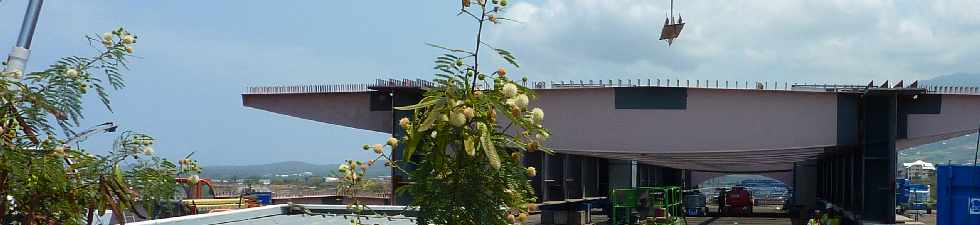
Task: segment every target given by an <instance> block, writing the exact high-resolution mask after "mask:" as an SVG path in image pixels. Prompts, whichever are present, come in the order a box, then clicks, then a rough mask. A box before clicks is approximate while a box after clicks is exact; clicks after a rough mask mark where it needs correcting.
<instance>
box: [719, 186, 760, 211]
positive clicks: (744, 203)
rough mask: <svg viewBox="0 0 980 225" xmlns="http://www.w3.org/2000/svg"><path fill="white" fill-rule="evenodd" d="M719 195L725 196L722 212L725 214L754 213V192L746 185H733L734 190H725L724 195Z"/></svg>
mask: <svg viewBox="0 0 980 225" xmlns="http://www.w3.org/2000/svg"><path fill="white" fill-rule="evenodd" d="M719 197H724V198H725V199H724V200H725V207H724V212H722V213H723V214H729V215H732V214H734V215H746V214H752V205H753V204H752V202H753V200H752V193H751V192H749V191H748V190H747V189H745V187H742V186H735V187H732V190H730V191H728V192H725V194H724V195H721V196H719Z"/></svg>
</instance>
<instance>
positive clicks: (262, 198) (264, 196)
mask: <svg viewBox="0 0 980 225" xmlns="http://www.w3.org/2000/svg"><path fill="white" fill-rule="evenodd" d="M255 200H257V201H258V202H259V204H260V205H271V204H272V192H255Z"/></svg>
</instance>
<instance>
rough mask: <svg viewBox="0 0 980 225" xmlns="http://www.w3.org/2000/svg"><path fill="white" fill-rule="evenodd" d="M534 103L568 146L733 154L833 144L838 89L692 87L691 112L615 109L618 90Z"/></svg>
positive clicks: (556, 92) (554, 95)
mask: <svg viewBox="0 0 980 225" xmlns="http://www.w3.org/2000/svg"><path fill="white" fill-rule="evenodd" d="M537 93H538V95H539V100H536V101H533V104H536V105H537V106H538V107H541V108H542V109H544V111H545V114H546V116H545V122H544V125H545V127H548V128H550V129H551V130H552V132H553V134H552V137H553V138H552V139H551V140H550V141H548V143H547V145H548V146H551V147H553V148H556V149H559V150H563V149H567V150H578V151H583V150H584V151H608V152H635V153H676V152H731V151H751V150H763V149H799V148H806V147H819V146H833V145H835V144H836V141H837V137H836V134H837V123H836V121H837V97H836V95H834V94H832V93H815V92H788V91H754V90H719V89H689V91H688V98H687V109H686V110H649V109H643V110H637V109H615V105H614V90H613V89H612V88H595V89H552V90H539V91H538V92H537Z"/></svg>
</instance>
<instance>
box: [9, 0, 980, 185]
mask: <svg viewBox="0 0 980 225" xmlns="http://www.w3.org/2000/svg"><path fill="white" fill-rule="evenodd" d="M668 2H669V1H641V0H605V1H603V0H570V1H561V0H540V1H513V6H512V8H511V9H510V11H508V12H507V13H506V14H505V17H511V18H513V19H515V20H518V21H520V23H507V24H500V25H494V26H493V27H492V28H491V29H490V32H489V33H487V34H486V38H488V39H489V40H490V42H491V43H494V45H495V46H497V47H501V48H505V49H508V50H511V51H512V52H514V54H515V55H516V56H517V58H518V60H519V61H520V62H521V65H522V68H520V69H517V70H515V71H514V72H512V74H515V76H521V75H527V76H528V77H529V78H530V79H532V80H589V79H629V78H633V79H637V78H643V79H646V78H652V79H655V78H668V79H702V80H704V79H710V80H716V79H717V80H740V81H747V80H777V81H785V82H791V83H792V82H803V81H807V82H811V83H812V82H827V83H856V84H862V83H867V81H869V80H886V79H887V80H924V79H929V78H932V77H935V76H940V75H947V74H956V73H963V74H972V75H974V76H977V77H980V64H977V63H975V62H976V61H977V59H980V14H978V13H977V12H976V9H980V1H929V2H907V1H870V0H868V1H786V2H784V1H779V2H771V1H723V2H718V1H703V0H702V1H676V3H675V12H676V13H680V15H682V16H683V17H684V20H685V21H686V22H687V25H686V27H685V30H684V32H683V33H682V34H681V36H680V38H679V39H678V40H676V41H675V42H674V44H673V46H671V47H667V46H666V43H664V42H662V41H658V40H657V39H658V37H659V32H660V25H662V23H663V19H664V16H665V13H666V10H667V7H668V6H667V4H668ZM25 7H26V1H12V0H4V1H0V21H4V22H0V51H3V53H4V54H6V52H7V51H9V48H10V47H12V46H13V43H14V41H15V40H16V36H17V35H16V34H17V31H18V30H19V27H20V22H21V19H22V17H23V12H24V9H25ZM457 7H458V6H456V5H455V4H451V3H450V2H443V1H394V2H387V1H384V2H381V1H329V2H325V1H297V2H289V3H282V2H269V1H221V2H219V1H186V0H185V1H109V0H98V1H69V0H48V1H46V2H45V4H44V8H43V9H42V13H41V18H40V20H39V23H38V26H37V31H36V35H35V39H34V44H33V48H32V50H33V52H32V55H31V60H30V62H29V63H28V68H29V71H37V70H39V69H42V68H44V67H45V66H46V65H48V64H50V63H51V62H53V61H55V60H57V59H58V58H59V57H64V56H71V55H87V54H91V53H92V52H93V51H92V49H91V48H90V47H89V46H88V44H89V43H88V42H87V41H86V40H85V38H84V35H95V34H98V33H101V32H104V31H108V30H111V29H114V28H116V27H118V26H123V27H126V28H127V29H129V30H130V31H132V32H134V33H136V34H137V35H139V37H140V38H139V41H138V42H137V43H136V45H135V48H136V55H137V56H138V57H139V58H138V59H136V60H135V61H133V62H132V64H131V68H132V70H131V71H128V72H126V73H125V74H126V79H127V86H128V87H127V88H125V89H123V90H121V91H116V92H113V95H112V100H113V108H114V110H115V112H113V113H109V112H107V111H106V110H105V109H104V108H103V107H101V105H100V103H99V102H98V100H97V99H96V98H95V96H88V97H89V98H87V102H86V110H85V115H87V116H88V118H86V119H84V120H83V125H82V127H83V128H80V129H84V128H85V127H89V126H92V125H96V124H100V123H103V122H106V121H117V122H119V123H120V124H121V125H122V127H121V128H122V129H123V130H137V131H142V132H146V133H148V134H150V135H152V136H154V137H156V138H157V139H158V140H159V141H158V143H157V146H156V149H157V151H156V152H157V153H158V154H160V155H162V156H165V157H167V158H170V159H176V158H178V157H182V156H184V155H186V154H188V153H190V152H196V154H195V158H196V159H198V160H200V161H201V163H202V164H203V165H205V166H208V165H244V164H267V163H274V162H281V161H302V162H308V163H314V164H330V163H337V162H340V161H342V160H344V159H368V158H369V157H371V156H372V155H373V154H371V153H368V152H365V151H362V150H360V146H361V145H362V144H365V143H379V142H382V141H384V138H386V134H382V133H377V132H371V131H363V130H356V129H352V128H346V127H341V126H336V125H329V124H323V123H318V122H313V121H308V120H303V119H298V118H292V117H287V116H283V115H279V114H275V113H270V112H265V111H261V110H256V109H252V108H246V107H244V106H242V103H241V97H240V95H239V94H240V93H241V92H242V90H243V89H244V88H245V87H247V86H253V85H279V84H291V85H292V84H297V85H298V84H330V83H352V82H371V81H373V80H374V79H375V78H431V75H430V74H432V72H433V71H432V69H431V68H432V64H431V61H432V59H433V58H434V56H436V55H437V54H440V51H438V50H435V49H432V48H430V47H427V46H425V45H424V43H427V42H430V43H439V44H442V45H446V46H470V45H472V43H471V40H470V39H469V38H472V37H469V36H470V33H471V32H470V31H471V30H470V29H471V27H470V26H469V24H468V23H466V22H465V20H463V19H462V18H459V17H457V16H456V15H455V13H451V12H452V11H453V10H454V9H455V8H457ZM118 21H124V22H122V23H119V22H118ZM487 58H492V57H487ZM485 63H486V64H487V65H500V64H501V62H498V61H495V59H488V60H487V61H486V62H485ZM978 79H980V78H978ZM114 137H115V135H99V136H96V137H93V138H90V139H89V141H87V142H86V143H84V145H83V146H85V147H87V148H90V149H105V148H108V146H110V145H111V141H112V139H113V138H114Z"/></svg>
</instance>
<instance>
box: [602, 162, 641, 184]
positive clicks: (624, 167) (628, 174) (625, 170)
mask: <svg viewBox="0 0 980 225" xmlns="http://www.w3.org/2000/svg"><path fill="white" fill-rule="evenodd" d="M637 185H638V183H637V163H636V161H634V160H617V159H610V160H609V189H610V190H612V189H618V188H635V187H637Z"/></svg>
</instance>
